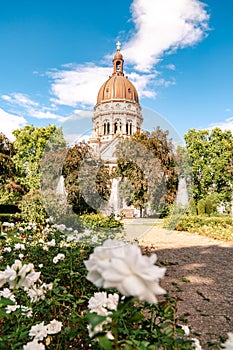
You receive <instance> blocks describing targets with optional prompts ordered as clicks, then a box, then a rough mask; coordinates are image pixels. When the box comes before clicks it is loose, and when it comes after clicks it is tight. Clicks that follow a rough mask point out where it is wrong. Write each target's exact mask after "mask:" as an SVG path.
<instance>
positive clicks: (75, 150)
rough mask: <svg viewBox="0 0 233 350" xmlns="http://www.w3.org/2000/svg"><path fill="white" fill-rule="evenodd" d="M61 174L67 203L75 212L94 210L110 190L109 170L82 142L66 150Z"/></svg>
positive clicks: (107, 196)
mask: <svg viewBox="0 0 233 350" xmlns="http://www.w3.org/2000/svg"><path fill="white" fill-rule="evenodd" d="M62 174H63V176H64V178H65V187H66V191H67V193H68V195H67V200H68V203H69V204H71V205H72V208H73V211H74V212H75V213H77V214H84V213H91V212H96V210H97V208H100V205H101V202H102V201H107V200H108V199H109V197H110V192H111V179H110V175H109V170H108V168H106V167H105V166H104V165H103V164H102V162H100V161H99V160H98V159H96V158H95V157H94V156H93V154H92V150H91V148H90V146H88V145H87V144H86V143H84V142H82V143H80V144H76V145H75V146H74V147H72V148H70V149H69V150H68V152H67V155H66V158H65V161H64V165H63V170H62Z"/></svg>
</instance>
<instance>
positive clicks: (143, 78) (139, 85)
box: [128, 72, 157, 98]
mask: <svg viewBox="0 0 233 350" xmlns="http://www.w3.org/2000/svg"><path fill="white" fill-rule="evenodd" d="M128 76H129V79H130V80H131V81H132V83H133V84H134V85H135V87H136V89H137V91H138V93H139V96H140V97H148V98H154V97H155V96H156V92H155V91H154V90H151V89H150V88H149V85H150V83H152V82H153V80H154V79H155V77H156V76H157V72H154V73H151V74H138V73H136V72H132V73H130V74H129V75H128Z"/></svg>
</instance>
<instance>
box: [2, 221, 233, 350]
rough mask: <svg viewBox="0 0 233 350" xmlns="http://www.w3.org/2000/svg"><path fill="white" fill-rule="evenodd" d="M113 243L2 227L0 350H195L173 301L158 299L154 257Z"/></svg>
mask: <svg viewBox="0 0 233 350" xmlns="http://www.w3.org/2000/svg"><path fill="white" fill-rule="evenodd" d="M109 236H110V238H109ZM116 238H117V237H114V239H113V238H112V232H110V231H108V232H107V231H104V232H101V233H99V234H96V233H93V232H92V231H90V230H84V231H83V232H78V231H77V230H73V229H72V228H70V227H66V226H65V225H62V224H60V225H51V224H49V223H48V224H47V225H46V226H45V227H38V226H37V225H36V224H35V223H29V224H21V226H17V225H16V226H15V227H14V226H13V224H10V223H5V225H4V226H3V227H2V231H1V248H0V249H1V255H0V259H1V271H0V315H1V328H0V349H12V350H17V349H24V350H31V349H33V350H37V349H40V350H43V349H61V350H63V349H69V348H73V349H90V348H91V349H106V350H107V349H123V348H124V349H142V350H143V349H150V350H155V349H170V350H174V349H184V350H188V349H200V345H199V342H198V340H192V339H190V338H189V336H188V333H189V331H188V327H187V325H185V326H184V325H179V320H178V319H177V318H176V303H177V301H176V300H174V299H171V298H169V296H168V295H165V296H163V297H162V299H161V297H158V296H159V295H161V294H163V293H164V292H165V291H163V289H162V288H161V287H160V286H159V282H160V279H161V278H163V277H164V274H165V268H163V267H159V266H157V265H156V255H155V254H152V255H150V256H147V255H142V253H141V250H140V248H139V247H138V246H137V245H136V244H135V245H132V244H127V242H125V241H122V240H119V239H116ZM158 298H160V299H158ZM158 300H159V301H158ZM229 342H230V339H229ZM228 349H230V348H229V347H228Z"/></svg>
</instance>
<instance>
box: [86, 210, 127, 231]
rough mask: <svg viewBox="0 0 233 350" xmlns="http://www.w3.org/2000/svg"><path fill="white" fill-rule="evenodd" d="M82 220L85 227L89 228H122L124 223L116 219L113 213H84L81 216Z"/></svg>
mask: <svg viewBox="0 0 233 350" xmlns="http://www.w3.org/2000/svg"><path fill="white" fill-rule="evenodd" d="M80 218H81V221H82V222H83V223H84V227H86V228H89V229H95V228H106V229H108V228H109V229H111V228H122V227H123V224H122V223H121V222H120V221H118V220H116V219H115V218H114V216H113V215H110V216H104V215H102V214H95V213H92V214H84V215H81V216H80Z"/></svg>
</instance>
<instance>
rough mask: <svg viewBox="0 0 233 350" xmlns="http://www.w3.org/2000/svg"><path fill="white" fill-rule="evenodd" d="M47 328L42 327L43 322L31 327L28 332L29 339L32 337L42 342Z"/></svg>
mask: <svg viewBox="0 0 233 350" xmlns="http://www.w3.org/2000/svg"><path fill="white" fill-rule="evenodd" d="M47 334H48V332H47V326H45V325H44V321H43V322H41V323H38V324H36V325H35V326H32V327H31V329H30V332H29V336H30V337H34V338H35V339H36V340H43V339H44V338H45V337H47Z"/></svg>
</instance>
